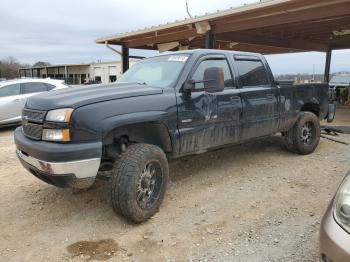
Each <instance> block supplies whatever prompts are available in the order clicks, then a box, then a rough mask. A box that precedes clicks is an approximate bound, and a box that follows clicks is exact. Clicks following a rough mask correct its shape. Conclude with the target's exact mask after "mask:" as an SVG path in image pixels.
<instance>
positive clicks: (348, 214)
mask: <svg viewBox="0 0 350 262" xmlns="http://www.w3.org/2000/svg"><path fill="white" fill-rule="evenodd" d="M334 203H335V207H334V218H335V220H336V221H337V222H338V224H339V225H340V226H341V227H342V228H344V229H345V230H346V231H347V232H348V233H350V175H348V176H347V177H346V178H345V179H344V181H343V183H342V184H341V186H340V188H339V190H338V193H337V195H336V196H335V202H334Z"/></svg>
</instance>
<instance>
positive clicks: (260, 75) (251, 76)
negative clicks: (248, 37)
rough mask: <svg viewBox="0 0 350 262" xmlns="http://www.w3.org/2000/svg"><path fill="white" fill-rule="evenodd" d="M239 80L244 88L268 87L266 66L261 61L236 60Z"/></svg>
mask: <svg viewBox="0 0 350 262" xmlns="http://www.w3.org/2000/svg"><path fill="white" fill-rule="evenodd" d="M236 65H237V68H238V72H239V80H240V82H241V85H242V87H243V88H245V87H256V86H267V85H268V84H269V79H268V76H267V71H266V69H265V66H264V65H263V63H262V62H261V61H260V60H244V59H240V60H236Z"/></svg>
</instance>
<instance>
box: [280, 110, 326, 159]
mask: <svg viewBox="0 0 350 262" xmlns="http://www.w3.org/2000/svg"><path fill="white" fill-rule="evenodd" d="M320 134H321V129H320V121H319V119H318V118H317V116H316V115H315V114H314V113H311V112H302V113H301V114H300V116H299V118H298V120H297V122H296V123H295V124H294V126H293V127H292V128H291V129H290V130H289V131H288V132H286V133H284V144H285V147H286V149H287V150H289V151H291V152H293V153H298V154H301V155H307V154H310V153H312V152H314V151H315V149H316V147H317V145H318V143H319V141H320Z"/></svg>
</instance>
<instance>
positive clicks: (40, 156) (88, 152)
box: [15, 127, 102, 188]
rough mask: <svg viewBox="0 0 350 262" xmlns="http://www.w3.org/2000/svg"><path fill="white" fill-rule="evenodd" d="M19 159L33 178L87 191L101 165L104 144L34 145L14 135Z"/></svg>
mask: <svg viewBox="0 0 350 262" xmlns="http://www.w3.org/2000/svg"><path fill="white" fill-rule="evenodd" d="M15 143H16V146H17V150H16V153H17V156H18V158H19V160H20V162H21V163H22V165H23V166H24V167H25V168H26V169H27V170H28V171H29V172H30V173H32V174H33V175H34V176H36V177H37V178H39V179H41V180H43V181H44V182H46V183H48V184H52V185H55V186H58V187H74V188H86V187H89V186H91V185H92V183H93V182H94V181H95V178H96V175H97V172H98V169H99V167H100V163H101V154H102V144H101V142H92V143H78V144H58V143H50V142H44V141H34V140H31V139H28V138H27V137H25V136H24V134H23V130H22V128H21V127H19V128H17V129H16V131H15Z"/></svg>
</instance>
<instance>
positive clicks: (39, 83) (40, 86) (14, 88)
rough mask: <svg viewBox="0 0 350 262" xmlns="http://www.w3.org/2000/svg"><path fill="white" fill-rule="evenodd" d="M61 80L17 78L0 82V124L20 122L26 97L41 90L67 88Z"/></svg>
mask: <svg viewBox="0 0 350 262" xmlns="http://www.w3.org/2000/svg"><path fill="white" fill-rule="evenodd" d="M68 87H69V86H67V85H65V84H64V81H63V80H53V79H18V80H10V81H2V82H0V126H5V125H12V124H17V123H20V122H21V115H22V109H23V107H24V105H25V104H26V101H27V98H28V97H30V96H33V95H36V94H39V93H42V92H48V91H51V90H57V89H62V88H68Z"/></svg>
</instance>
